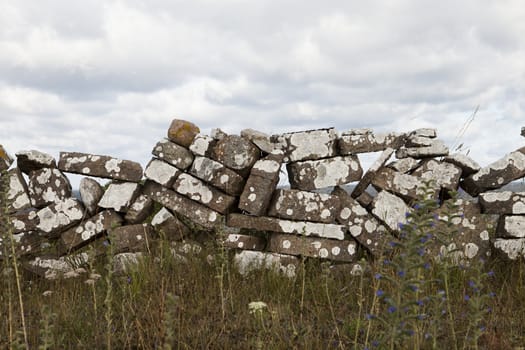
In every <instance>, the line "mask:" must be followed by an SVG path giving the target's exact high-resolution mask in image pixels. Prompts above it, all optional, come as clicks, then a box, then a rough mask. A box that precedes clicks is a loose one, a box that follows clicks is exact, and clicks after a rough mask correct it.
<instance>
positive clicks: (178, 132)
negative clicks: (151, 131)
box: [168, 119, 200, 148]
mask: <svg viewBox="0 0 525 350" xmlns="http://www.w3.org/2000/svg"><path fill="white" fill-rule="evenodd" d="M199 132H200V129H199V127H197V126H196V125H195V124H193V123H191V122H189V121H187V120H182V119H173V120H172V122H171V124H170V127H169V129H168V139H169V140H170V141H172V142H175V143H176V144H178V145H181V146H182V147H185V148H188V147H189V146H190V145H191V143H192V141H193V139H194V138H195V136H196V135H197V134H198V133H199Z"/></svg>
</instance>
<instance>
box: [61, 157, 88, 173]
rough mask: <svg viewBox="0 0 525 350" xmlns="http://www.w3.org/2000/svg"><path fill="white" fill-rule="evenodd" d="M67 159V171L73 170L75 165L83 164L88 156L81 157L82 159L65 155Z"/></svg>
mask: <svg viewBox="0 0 525 350" xmlns="http://www.w3.org/2000/svg"><path fill="white" fill-rule="evenodd" d="M65 156H66V157H68V158H67V160H66V164H65V168H66V170H68V169H71V168H73V165H75V164H82V163H85V162H86V161H87V156H81V157H69V154H68V153H66V154H65Z"/></svg>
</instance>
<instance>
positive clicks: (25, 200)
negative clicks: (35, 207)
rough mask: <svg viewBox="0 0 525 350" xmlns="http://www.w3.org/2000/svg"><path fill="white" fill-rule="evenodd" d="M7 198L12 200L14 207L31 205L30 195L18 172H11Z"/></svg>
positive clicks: (19, 207) (20, 207)
mask: <svg viewBox="0 0 525 350" xmlns="http://www.w3.org/2000/svg"><path fill="white" fill-rule="evenodd" d="M7 199H8V200H9V201H11V203H12V204H11V205H12V206H13V208H14V209H16V210H18V209H22V208H25V207H28V206H30V205H31V201H30V199H29V196H28V195H27V193H26V190H25V187H24V185H23V183H22V181H21V179H20V177H19V174H18V173H17V172H12V173H10V174H9V189H8V191H7Z"/></svg>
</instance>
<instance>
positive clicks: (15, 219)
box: [10, 208, 38, 234]
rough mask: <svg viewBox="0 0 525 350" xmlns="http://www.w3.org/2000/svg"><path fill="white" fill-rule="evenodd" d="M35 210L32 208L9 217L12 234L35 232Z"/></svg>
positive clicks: (36, 222)
mask: <svg viewBox="0 0 525 350" xmlns="http://www.w3.org/2000/svg"><path fill="white" fill-rule="evenodd" d="M36 214H37V210H36V209H34V208H30V209H26V210H21V211H17V212H16V213H15V214H12V215H11V216H10V221H11V229H12V232H13V233H14V234H17V233H21V232H29V231H35V230H36V226H37V224H38V216H37V215H36Z"/></svg>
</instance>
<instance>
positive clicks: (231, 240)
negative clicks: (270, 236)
mask: <svg viewBox="0 0 525 350" xmlns="http://www.w3.org/2000/svg"><path fill="white" fill-rule="evenodd" d="M220 244H222V245H223V246H224V247H226V248H230V249H248V250H264V249H265V248H266V239H264V238H263V237H259V236H254V235H243V234H235V233H230V234H228V235H226V237H225V238H224V239H221V240H220Z"/></svg>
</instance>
